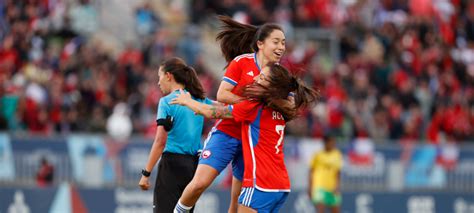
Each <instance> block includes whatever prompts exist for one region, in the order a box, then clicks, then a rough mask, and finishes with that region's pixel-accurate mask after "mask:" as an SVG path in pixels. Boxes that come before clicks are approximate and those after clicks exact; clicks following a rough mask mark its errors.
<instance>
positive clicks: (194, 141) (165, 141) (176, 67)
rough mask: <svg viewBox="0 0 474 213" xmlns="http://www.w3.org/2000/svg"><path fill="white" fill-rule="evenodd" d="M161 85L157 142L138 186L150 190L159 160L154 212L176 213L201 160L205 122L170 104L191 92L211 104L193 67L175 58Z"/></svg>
mask: <svg viewBox="0 0 474 213" xmlns="http://www.w3.org/2000/svg"><path fill="white" fill-rule="evenodd" d="M158 76H159V82H158V85H159V87H160V89H161V91H162V92H163V94H166V96H165V97H162V98H161V99H160V103H159V106H158V114H157V118H156V119H157V120H156V122H157V125H158V128H157V130H156V136H155V141H154V142H153V145H152V148H151V151H150V155H149V158H148V162H147V164H146V166H145V168H144V169H143V170H142V177H141V179H140V182H139V186H140V188H141V189H143V190H148V188H149V187H150V183H149V180H148V178H149V176H150V173H151V171H152V170H153V167H154V166H155V164H156V162H157V161H158V159H159V158H160V157H161V161H160V163H159V165H158V176H157V177H156V183H155V190H154V194H153V195H154V196H153V210H154V212H166V213H169V212H173V209H174V207H175V205H176V203H177V202H178V199H179V197H180V196H181V194H182V192H183V190H184V188H185V187H186V185H187V184H188V183H189V181H191V179H192V178H193V175H194V172H195V171H196V167H197V163H198V160H199V157H198V150H200V149H201V148H202V146H201V134H202V128H203V123H204V118H203V117H202V116H200V115H196V114H195V113H194V112H193V111H192V110H190V109H189V108H187V107H184V106H179V105H170V104H169V102H170V101H171V100H172V99H173V98H175V97H176V95H177V94H179V90H182V89H184V90H186V91H188V92H189V93H190V94H191V96H192V98H194V99H195V100H196V101H198V102H199V103H203V104H204V103H205V104H212V103H211V101H210V100H209V99H207V98H205V97H204V91H203V89H202V86H201V83H200V82H199V79H198V77H197V74H196V72H195V71H194V69H193V68H192V67H189V66H187V65H186V64H185V62H184V61H183V60H182V59H179V58H172V59H169V60H167V61H165V62H164V63H163V64H161V66H160V68H159V71H158Z"/></svg>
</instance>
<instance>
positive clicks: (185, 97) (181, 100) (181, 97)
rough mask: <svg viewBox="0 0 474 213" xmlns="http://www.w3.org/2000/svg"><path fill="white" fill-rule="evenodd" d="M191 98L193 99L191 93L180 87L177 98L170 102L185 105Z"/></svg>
mask: <svg viewBox="0 0 474 213" xmlns="http://www.w3.org/2000/svg"><path fill="white" fill-rule="evenodd" d="M189 100H192V98H191V94H189V92H185V91H183V90H182V89H180V90H179V94H178V95H177V96H176V98H173V99H172V100H171V102H170V104H179V105H183V106H185V105H186V103H187V102H188V101H189Z"/></svg>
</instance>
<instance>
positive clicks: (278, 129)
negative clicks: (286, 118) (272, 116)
mask: <svg viewBox="0 0 474 213" xmlns="http://www.w3.org/2000/svg"><path fill="white" fill-rule="evenodd" d="M275 131H276V132H277V134H278V135H280V138H279V139H278V143H277V145H276V146H275V149H276V153H275V154H278V153H279V152H280V149H279V148H278V147H279V146H280V145H281V142H283V136H284V135H285V125H276V126H275Z"/></svg>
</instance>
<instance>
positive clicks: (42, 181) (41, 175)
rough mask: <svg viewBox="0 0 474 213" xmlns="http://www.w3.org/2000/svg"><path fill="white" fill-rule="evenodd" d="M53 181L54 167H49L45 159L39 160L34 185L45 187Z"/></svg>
mask: <svg viewBox="0 0 474 213" xmlns="http://www.w3.org/2000/svg"><path fill="white" fill-rule="evenodd" d="M53 181H54V167H53V165H51V164H50V163H49V162H48V160H47V159H46V157H43V158H41V165H40V167H39V169H38V172H36V183H37V185H38V186H39V187H46V186H49V185H51V184H52V183H53Z"/></svg>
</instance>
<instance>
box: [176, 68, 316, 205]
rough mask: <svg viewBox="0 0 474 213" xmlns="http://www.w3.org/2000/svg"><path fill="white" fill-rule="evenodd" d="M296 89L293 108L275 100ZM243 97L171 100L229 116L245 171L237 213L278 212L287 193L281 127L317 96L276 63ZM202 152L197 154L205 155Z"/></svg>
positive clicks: (199, 110)
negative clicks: (210, 101)
mask: <svg viewBox="0 0 474 213" xmlns="http://www.w3.org/2000/svg"><path fill="white" fill-rule="evenodd" d="M291 91H295V93H296V95H295V103H294V106H293V107H292V108H284V107H282V105H278V104H274V101H278V100H281V99H284V98H286V97H287V95H288V93H289V92H291ZM243 95H244V97H249V98H250V100H244V101H242V102H239V103H237V104H232V105H229V106H209V105H205V104H202V103H199V102H197V101H194V100H192V99H191V97H190V96H189V94H185V93H181V94H180V95H178V96H177V97H176V98H175V99H173V100H172V102H171V104H181V105H185V106H188V107H189V108H191V109H192V110H193V111H195V112H197V113H199V114H202V115H204V116H205V117H209V118H227V119H229V118H233V119H234V120H235V121H236V122H238V123H239V124H240V125H241V135H242V149H243V156H244V163H245V171H244V176H243V182H242V189H241V193H240V196H239V199H238V202H239V208H238V211H239V212H257V211H258V212H278V209H280V207H281V206H282V205H283V203H284V202H285V200H286V198H287V196H288V193H289V192H290V180H289V177H288V172H287V170H286V166H285V163H284V155H283V144H284V141H283V139H284V129H285V124H286V122H287V121H289V120H291V119H293V118H294V117H295V115H296V113H295V111H296V110H297V109H298V108H300V107H302V106H305V105H307V104H308V103H310V102H313V101H314V100H315V99H316V97H317V94H316V92H315V91H314V90H312V89H310V88H308V87H306V86H305V85H304V84H303V83H302V82H301V80H299V79H297V78H296V77H294V76H291V75H290V74H289V73H288V71H287V70H286V69H285V68H284V67H283V66H281V65H278V64H273V65H271V66H266V67H265V68H263V69H262V72H261V73H260V74H259V75H258V77H257V78H256V82H255V84H252V85H249V86H247V87H246V88H245V89H244V91H243ZM205 152H206V151H204V152H203V153H202V156H206V155H207V154H206V153H205Z"/></svg>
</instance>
